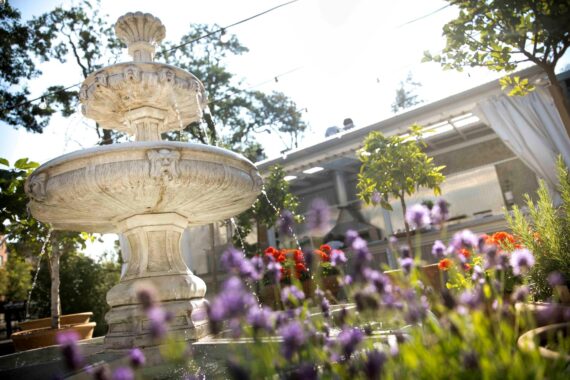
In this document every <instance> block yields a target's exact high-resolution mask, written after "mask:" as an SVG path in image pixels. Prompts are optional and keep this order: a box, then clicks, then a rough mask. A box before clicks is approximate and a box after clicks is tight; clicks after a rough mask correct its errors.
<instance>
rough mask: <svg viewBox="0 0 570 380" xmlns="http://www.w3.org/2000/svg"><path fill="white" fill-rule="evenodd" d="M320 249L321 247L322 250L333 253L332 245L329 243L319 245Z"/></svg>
mask: <svg viewBox="0 0 570 380" xmlns="http://www.w3.org/2000/svg"><path fill="white" fill-rule="evenodd" d="M319 249H320V250H321V251H323V252H324V253H326V254H327V255H330V254H331V251H332V248H331V246H330V245H328V244H323V245H321V246H320V247H319Z"/></svg>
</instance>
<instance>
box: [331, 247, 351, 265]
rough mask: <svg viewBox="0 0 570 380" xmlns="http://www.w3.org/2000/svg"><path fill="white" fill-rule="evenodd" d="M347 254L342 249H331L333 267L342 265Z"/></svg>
mask: <svg viewBox="0 0 570 380" xmlns="http://www.w3.org/2000/svg"><path fill="white" fill-rule="evenodd" d="M346 261H347V260H346V255H345V254H344V252H343V251H341V250H340V249H333V250H332V251H331V265H332V266H333V267H337V266H341V265H342V264H344V263H346Z"/></svg>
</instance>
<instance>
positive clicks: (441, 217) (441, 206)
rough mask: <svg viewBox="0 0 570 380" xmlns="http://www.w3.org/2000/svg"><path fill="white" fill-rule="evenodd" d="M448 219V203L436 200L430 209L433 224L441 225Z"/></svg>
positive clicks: (441, 199) (440, 199) (443, 200)
mask: <svg viewBox="0 0 570 380" xmlns="http://www.w3.org/2000/svg"><path fill="white" fill-rule="evenodd" d="M447 218H449V203H447V201H446V200H445V199H443V198H438V199H437V200H436V201H435V204H434V205H433V207H432V209H431V220H432V222H433V223H434V224H441V223H443V222H444V221H446V220H447Z"/></svg>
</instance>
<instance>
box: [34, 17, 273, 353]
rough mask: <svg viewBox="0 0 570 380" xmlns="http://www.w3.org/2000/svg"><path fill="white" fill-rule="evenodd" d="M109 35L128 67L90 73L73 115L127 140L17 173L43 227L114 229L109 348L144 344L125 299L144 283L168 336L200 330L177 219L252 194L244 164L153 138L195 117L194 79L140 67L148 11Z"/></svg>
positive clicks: (144, 323)
mask: <svg viewBox="0 0 570 380" xmlns="http://www.w3.org/2000/svg"><path fill="white" fill-rule="evenodd" d="M115 30H116V33H117V35H118V36H119V38H121V39H122V40H123V41H124V42H126V43H127V45H128V48H129V52H130V54H131V55H132V56H133V59H134V62H128V63H121V64H117V65H113V66H109V67H106V68H103V69H101V70H98V71H96V72H94V73H92V74H91V75H90V76H89V77H87V79H86V80H85V81H84V83H83V86H82V87H81V91H80V100H81V102H82V104H83V113H84V114H85V116H87V117H89V118H92V119H94V120H96V121H97V122H98V123H100V125H101V126H103V127H104V128H112V129H115V130H118V131H123V132H126V133H128V134H131V135H134V137H135V140H136V141H134V142H129V143H122V144H116V145H108V146H100V147H94V148H90V149H85V150H81V151H77V152H73V153H70V154H66V155H64V156H61V157H58V158H55V159H53V160H51V161H49V162H47V163H46V164H44V165H42V166H40V167H39V168H38V169H37V170H36V171H35V172H34V173H33V174H32V175H31V176H30V177H29V178H28V180H27V182H26V192H27V194H28V196H29V197H30V202H29V208H30V211H31V213H32V215H34V217H35V218H37V219H38V220H40V221H43V222H47V223H51V224H52V226H53V227H54V228H55V229H63V230H72V231H86V232H101V233H107V232H118V233H121V234H122V244H123V245H126V247H125V248H126V250H127V251H128V252H129V260H128V265H127V268H126V270H125V271H124V275H123V277H122V278H121V281H120V283H119V284H117V285H116V286H115V287H113V288H112V289H111V290H110V291H109V292H108V294H107V302H108V303H109V305H110V306H111V310H110V311H109V313H108V314H107V315H106V317H105V318H106V320H107V322H108V323H109V326H110V327H109V332H108V334H107V336H106V337H105V344H106V345H107V346H108V347H111V348H126V347H133V346H148V345H153V344H156V343H157V342H156V341H154V340H153V339H152V337H151V335H150V331H149V330H150V327H149V325H150V323H149V321H148V318H147V316H146V315H145V312H144V310H143V309H142V307H141V305H140V304H139V301H138V299H137V292H138V291H139V290H140V289H141V288H146V287H151V288H154V290H155V292H156V296H157V299H158V301H160V302H161V303H162V306H163V307H164V308H165V309H166V310H167V311H168V312H169V313H170V314H171V315H172V317H173V318H172V322H171V329H172V330H173V332H174V336H176V337H178V338H181V339H186V340H188V339H189V340H196V339H199V338H201V337H203V336H205V335H206V334H207V333H208V325H207V321H206V303H207V301H206V300H205V299H204V296H205V294H206V284H205V283H204V281H202V279H200V278H199V277H197V276H195V275H194V274H193V273H192V272H191V271H190V269H188V267H187V266H186V264H185V263H184V261H183V259H182V256H181V247H180V245H181V237H182V234H183V232H184V230H185V228H187V227H188V226H194V225H202V224H209V223H212V222H215V221H218V220H224V219H228V218H230V217H232V216H234V215H236V214H239V213H240V212H242V211H244V210H246V209H247V208H249V207H250V206H251V205H252V203H253V202H254V201H255V199H256V197H257V195H258V194H259V193H260V191H261V187H262V180H261V177H260V176H259V174H258V172H257V170H256V168H255V166H254V165H253V164H252V163H251V162H249V161H248V160H247V159H245V158H244V157H242V156H240V155H237V154H235V153H232V152H230V151H227V150H225V149H221V148H217V147H213V146H207V145H202V144H191V143H181V142H169V141H161V133H164V132H167V131H171V130H176V129H181V128H183V127H185V126H186V125H188V124H189V123H191V122H194V121H199V120H200V119H201V117H202V108H203V107H205V105H206V94H205V91H204V86H203V85H202V83H201V82H200V81H199V80H198V79H197V78H196V77H194V76H193V75H192V74H190V73H188V72H186V71H184V70H181V69H179V68H176V67H172V66H168V65H164V64H159V63H154V62H152V58H153V54H154V46H155V44H156V43H158V42H160V40H162V39H163V38H164V34H165V32H164V26H162V24H161V23H160V20H159V19H157V18H155V17H154V16H152V15H149V14H143V13H140V12H137V13H129V14H127V15H125V16H123V17H121V18H119V20H118V22H117V24H116V26H115Z"/></svg>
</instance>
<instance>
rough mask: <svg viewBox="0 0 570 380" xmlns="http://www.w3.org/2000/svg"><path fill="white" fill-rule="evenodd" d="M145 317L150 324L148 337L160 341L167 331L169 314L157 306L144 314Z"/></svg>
mask: <svg viewBox="0 0 570 380" xmlns="http://www.w3.org/2000/svg"><path fill="white" fill-rule="evenodd" d="M146 316H147V318H148V320H149V322H150V335H151V336H152V337H153V338H155V339H160V338H162V337H163V336H164V335H166V332H167V331H168V321H169V320H170V319H171V316H169V314H168V313H167V312H166V311H165V310H163V309H161V308H160V307H158V306H155V307H153V308H151V309H149V310H147V312H146Z"/></svg>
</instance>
